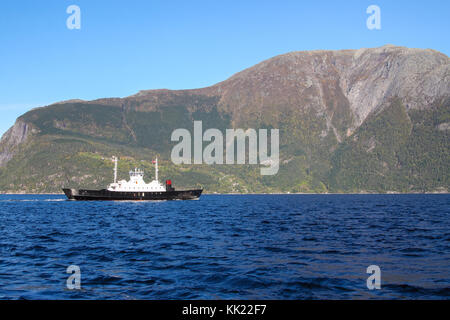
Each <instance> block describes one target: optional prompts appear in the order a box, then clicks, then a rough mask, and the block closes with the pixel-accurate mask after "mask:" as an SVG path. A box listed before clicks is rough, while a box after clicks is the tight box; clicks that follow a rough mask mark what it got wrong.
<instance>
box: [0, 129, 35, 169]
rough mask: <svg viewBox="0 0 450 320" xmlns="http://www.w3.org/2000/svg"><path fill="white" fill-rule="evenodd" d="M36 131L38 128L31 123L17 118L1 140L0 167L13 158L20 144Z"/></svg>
mask: <svg viewBox="0 0 450 320" xmlns="http://www.w3.org/2000/svg"><path fill="white" fill-rule="evenodd" d="M36 132H37V130H35V129H33V128H32V126H31V125H30V124H29V123H26V122H24V121H22V120H17V121H16V123H15V124H14V125H13V126H12V127H11V128H10V129H9V130H8V131H6V132H5V134H4V135H3V136H2V138H1V140H0V167H1V166H3V165H5V164H6V163H7V162H8V161H9V160H11V159H12V157H13V156H14V154H15V152H16V151H17V148H18V147H19V145H20V144H22V143H25V142H26V141H27V139H28V138H29V137H30V135H32V134H33V133H36Z"/></svg>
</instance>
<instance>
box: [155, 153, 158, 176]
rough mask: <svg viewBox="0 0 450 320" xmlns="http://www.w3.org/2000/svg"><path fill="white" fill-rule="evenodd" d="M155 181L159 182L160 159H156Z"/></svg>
mask: <svg viewBox="0 0 450 320" xmlns="http://www.w3.org/2000/svg"><path fill="white" fill-rule="evenodd" d="M155 180H156V181H158V157H156V161H155Z"/></svg>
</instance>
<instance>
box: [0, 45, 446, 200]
mask: <svg viewBox="0 0 450 320" xmlns="http://www.w3.org/2000/svg"><path fill="white" fill-rule="evenodd" d="M193 120H203V121H204V129H206V128H207V127H212V128H220V129H223V128H231V127H235V128H237V127H240V128H249V127H250V128H255V129H258V128H270V127H272V128H279V129H280V144H281V145H280V148H281V149H280V152H281V154H280V156H281V159H280V160H281V167H280V172H279V174H277V175H276V176H275V177H273V178H272V179H271V180H264V179H262V178H255V179H256V180H252V181H250V178H249V177H250V176H252V174H251V173H250V171H246V170H243V171H240V173H232V172H228V171H227V170H226V168H216V169H217V170H218V171H214V172H212V171H211V172H207V171H204V172H203V171H202V172H197V173H196V174H197V176H199V175H201V174H204V177H205V179H206V180H205V181H209V182H205V183H206V187H207V188H208V186H209V189H210V190H211V191H221V192H227V191H236V189H235V187H234V186H236V185H239V184H241V187H242V185H245V188H243V187H242V188H243V189H242V188H241V189H239V190H240V191H244V192H245V191H252V190H253V191H274V192H278V191H291V192H299V191H302V192H310V191H316V192H326V191H337V192H339V191H343V192H347V191H352V192H357V191H361V190H377V191H395V190H401V191H417V190H422V191H423V190H425V191H426V190H437V189H439V188H441V189H442V190H447V189H448V187H449V183H450V182H449V180H450V172H449V169H448V163H449V162H450V151H449V145H448V141H449V138H450V136H449V134H450V133H449V130H448V124H449V123H450V59H449V58H448V57H447V56H446V55H444V54H442V53H439V52H436V51H434V50H429V49H426V50H423V49H410V48H404V47H396V46H392V45H387V46H383V47H380V48H373V49H359V50H341V51H304V52H291V53H287V54H284V55H280V56H276V57H274V58H271V59H269V60H266V61H263V62H261V63H259V64H257V65H255V66H253V67H251V68H248V69H246V70H243V71H242V72H239V73H237V74H235V75H234V76H232V77H231V78H229V79H227V80H225V81H223V82H220V83H218V84H216V85H213V86H211V87H207V88H201V89H195V90H165V89H164V90H144V91H140V92H139V93H137V94H135V95H132V96H129V97H126V98H106V99H98V100H95V101H81V100H76V101H65V102H61V103H57V104H54V105H51V106H48V107H45V108H39V109H35V110H32V111H30V112H28V113H26V114H24V115H23V116H21V117H20V118H19V119H18V121H17V122H16V124H15V125H14V126H13V127H12V128H11V129H10V130H9V131H8V132H7V133H5V135H4V136H3V138H2V140H1V142H0V170H1V168H2V167H3V168H6V167H7V166H8V168H9V170H8V172H14V170H15V168H16V166H15V165H14V164H12V163H13V162H14V161H11V159H16V160H17V161H22V162H27V161H30V164H24V163H22V168H23V167H25V166H28V167H30V168H33V166H36V165H38V164H39V162H40V161H41V162H43V161H44V160H43V159H44V158H45V161H44V162H45V164H46V166H49V167H51V168H54V169H52V170H53V171H51V170H50V171H49V172H48V174H47V175H52V176H53V175H56V176H58V177H59V179H63V176H64V175H66V178H64V179H66V180H67V181H75V180H76V175H74V176H72V177H69V175H68V174H66V172H64V174H62V173H61V171H64V170H66V169H65V168H66V166H65V164H66V163H68V161H71V160H72V159H76V157H75V156H74V155H76V154H79V153H80V152H81V153H83V154H85V153H86V152H87V153H97V152H100V151H99V150H103V152H106V151H105V150H108V152H111V153H112V152H113V153H115V154H122V153H125V151H124V148H125V146H126V148H129V149H127V151H126V152H128V153H130V152H131V153H132V152H134V151H133V150H136V153H137V154H141V155H143V154H142V152H144V154H150V153H154V152H156V153H159V154H160V155H161V156H162V157H163V158H164V157H166V158H168V151H170V147H171V142H170V133H171V132H172V131H173V130H174V129H176V128H188V129H189V128H191V127H192V121H193ZM28 144H29V147H27V148H28V149H27V148H23V150H21V148H19V147H20V146H22V145H28ZM133 148H135V149H133ZM142 150H143V151H142ZM44 151H45V152H46V153H45V152H44ZM141 151H142V152H141ZM50 154H51V155H53V157H46V155H50ZM31 155H35V159H34V161H33V162H31V160H30V159H31V158H32V157H31ZM58 157H59V159H60V160H58V161H61V162H60V163H58V162H57V160H55V159H56V158H58ZM89 159H90V158H89ZM224 167H225V166H224ZM91 169H92V173H91V174H92V175H95V172H96V171H98V168H91ZM216 169H211V168H208V170H216ZM30 170H31V169H30ZM168 170H169V169H168ZM170 170H175V171H176V170H178V169H176V168H172V169H170ZM170 170H169V171H170ZM192 170H194V171H195V170H197V167H196V168H194V169H192ZM198 170H200V169H198ZM175 171H173V172H175ZM5 172H6V171H4V173H3V177H4V180H5V181H8V184H7V186H8V188H9V189H8V190H10V189H11V188H13V189H14V188H24V186H25V187H26V186H27V184H29V182H22V183H20V184H18V183H16V182H15V181H14V177H13V176H12V174H11V176H9V173H5ZM0 174H1V171H0ZM42 174H43V173H42V172H41V171H39V170H35V171H33V170H32V172H30V176H36V177H37V176H39V175H42ZM222 175H223V176H224V177H232V178H230V179H231V180H229V185H228V186H224V185H223V183H222V182H220V183H219V182H212V181H214V180H215V179H217V178H216V177H217V176H222ZM207 177H209V178H207ZM44 178H45V177H44ZM36 179H37V178H36ZM74 179H75V180H74ZM208 179H209V180H208ZM227 179H229V178H227ZM225 180H226V179H225V178H224V180H221V181H225ZM33 181H34V180H33ZM97 181H101V179H100V178H98V179H97ZM227 181H228V180H227ZM60 183H63V180H61V182H60ZM80 183H81V182H80ZM208 184H209V185H208ZM250 185H251V186H250ZM1 188H5V187H2V185H1V183H0V189H1ZM39 188H43V189H44V190H47V189H48V187H47V186H46V185H43V186H41V187H35V188H34V189H32V190H41V189H39ZM250 188H253V189H250ZM441 189H440V190H441Z"/></svg>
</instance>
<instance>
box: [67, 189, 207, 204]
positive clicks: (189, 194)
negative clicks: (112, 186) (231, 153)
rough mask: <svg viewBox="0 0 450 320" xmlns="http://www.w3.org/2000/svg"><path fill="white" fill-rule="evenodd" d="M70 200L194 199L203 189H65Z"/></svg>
mask: <svg viewBox="0 0 450 320" xmlns="http://www.w3.org/2000/svg"><path fill="white" fill-rule="evenodd" d="M63 191H64V193H65V195H66V196H67V198H68V199H69V200H81V201H89V200H90V201H139V200H141V201H148V200H194V199H198V198H199V197H200V195H201V194H202V191H203V189H194V190H179V191H178V190H177V191H175V190H173V191H165V192H119V191H109V190H106V189H102V190H83V189H80V190H76V189H63Z"/></svg>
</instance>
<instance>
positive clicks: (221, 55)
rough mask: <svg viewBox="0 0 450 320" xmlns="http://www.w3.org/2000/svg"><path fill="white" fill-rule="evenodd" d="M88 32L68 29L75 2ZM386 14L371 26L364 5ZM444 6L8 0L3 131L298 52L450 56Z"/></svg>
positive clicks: (0, 93) (2, 7)
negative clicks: (63, 103) (58, 110)
mask: <svg viewBox="0 0 450 320" xmlns="http://www.w3.org/2000/svg"><path fill="white" fill-rule="evenodd" d="M71 4H75V5H78V6H79V7H80V9H81V29H80V30H69V29H68V28H67V27H66V20H67V18H68V17H69V14H67V13H66V9H67V7H68V6H69V5H71ZM371 4H375V5H378V6H379V7H380V8H381V28H382V29H381V30H372V31H371V30H368V29H367V27H366V20H367V18H368V16H369V15H368V14H367V13H366V8H367V7H368V6H369V5H371ZM449 13H450V1H447V0H440V1H437V0H427V1H414V0H408V1H407V0H387V1H384V0H371V1H365V0H345V1H336V0H332V1H321V0H315V1H311V0H307V1H302V0H296V1H281V0H280V1H275V0H273V1H264V0H255V1H254V0H240V1H233V0H205V1H195V0H184V1H170V0H166V1H154V0H145V1H144V0H128V1H125V0H123V1H113V0H108V1H106V0H70V1H65V0H47V1H44V0H41V1H36V0H2V1H1V2H0V43H1V48H0V113H1V117H0V134H3V132H4V131H6V130H7V128H8V127H10V126H11V125H12V124H13V123H14V121H15V119H16V118H17V117H18V116H19V115H21V114H22V113H24V112H26V111H27V110H29V109H30V108H32V107H35V106H42V105H47V104H50V103H53V102H56V101H60V100H67V99H74V98H80V99H89V100H90V99H96V98H101V97H124V96H128V95H131V94H134V93H136V92H137V91H139V90H141V89H157V88H169V89H189V88H198V87H204V86H209V85H212V84H214V83H216V82H219V81H222V80H225V79H226V78H228V77H230V76H231V75H233V74H234V73H236V72H238V71H240V70H242V69H244V68H247V67H250V66H252V65H254V64H256V63H258V62H260V61H262V60H264V59H267V58H270V57H272V56H275V55H278V54H282V53H286V52H289V51H296V50H312V49H355V48H361V47H378V46H382V45H384V44H387V43H391V44H396V45H402V46H408V47H417V48H432V49H435V50H438V51H441V52H443V53H445V54H447V55H448V54H449V52H450V43H449V35H450V18H449V16H448V14H449Z"/></svg>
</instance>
